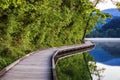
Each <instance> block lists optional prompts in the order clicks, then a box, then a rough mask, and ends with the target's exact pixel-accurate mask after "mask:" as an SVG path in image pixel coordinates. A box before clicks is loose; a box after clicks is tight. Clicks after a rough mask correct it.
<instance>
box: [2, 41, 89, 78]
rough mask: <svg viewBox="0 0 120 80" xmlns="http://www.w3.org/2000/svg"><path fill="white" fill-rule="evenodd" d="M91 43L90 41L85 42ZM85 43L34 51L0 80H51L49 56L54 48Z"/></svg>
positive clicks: (67, 47) (50, 56)
mask: <svg viewBox="0 0 120 80" xmlns="http://www.w3.org/2000/svg"><path fill="white" fill-rule="evenodd" d="M87 45H88V46H89V45H91V43H87ZM84 46H86V45H85V44H83V45H82V46H81V45H73V46H63V47H59V48H50V49H46V50H42V51H36V52H34V54H31V55H30V56H28V57H26V58H24V59H23V60H21V61H20V62H19V63H18V64H17V65H15V66H14V67H12V68H11V69H10V70H9V71H8V72H7V73H5V74H4V75H3V76H1V77H0V80H52V71H51V70H52V66H51V65H52V63H51V58H52V56H53V54H55V52H56V50H65V49H72V48H75V47H76V48H77V47H84Z"/></svg>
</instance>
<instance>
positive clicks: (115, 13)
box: [102, 8, 120, 17]
mask: <svg viewBox="0 0 120 80" xmlns="http://www.w3.org/2000/svg"><path fill="white" fill-rule="evenodd" d="M102 12H104V13H109V14H111V15H112V16H113V17H120V11H119V10H118V9H117V8H112V9H106V10H103V11H102Z"/></svg>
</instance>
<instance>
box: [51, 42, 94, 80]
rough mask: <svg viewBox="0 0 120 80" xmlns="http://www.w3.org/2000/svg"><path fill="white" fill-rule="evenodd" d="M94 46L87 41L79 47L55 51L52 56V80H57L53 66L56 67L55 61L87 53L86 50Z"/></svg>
mask: <svg viewBox="0 0 120 80" xmlns="http://www.w3.org/2000/svg"><path fill="white" fill-rule="evenodd" d="M94 46H95V45H94V44H93V43H92V42H90V41H87V42H85V43H84V44H81V45H74V46H72V47H66V48H61V49H59V50H57V51H56V52H55V54H54V55H53V56H52V75H53V76H52V77H53V80H58V78H57V73H56V69H55V66H56V64H57V61H58V60H59V59H61V58H65V57H68V56H71V55H75V54H76V53H80V52H85V51H88V50H90V49H92V48H93V47H94Z"/></svg>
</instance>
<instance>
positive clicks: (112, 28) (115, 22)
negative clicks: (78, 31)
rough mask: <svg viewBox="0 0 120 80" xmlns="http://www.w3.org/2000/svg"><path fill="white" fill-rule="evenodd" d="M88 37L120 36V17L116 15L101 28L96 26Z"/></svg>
mask: <svg viewBox="0 0 120 80" xmlns="http://www.w3.org/2000/svg"><path fill="white" fill-rule="evenodd" d="M87 37H112V38H120V17H115V18H113V19H112V20H111V21H109V22H108V23H106V24H105V25H103V26H102V27H101V28H99V27H98V28H96V29H95V30H94V31H92V32H91V33H90V35H88V36H87Z"/></svg>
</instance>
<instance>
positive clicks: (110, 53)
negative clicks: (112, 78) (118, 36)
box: [90, 41, 120, 66]
mask: <svg viewBox="0 0 120 80" xmlns="http://www.w3.org/2000/svg"><path fill="white" fill-rule="evenodd" d="M95 44H96V47H95V48H94V49H93V50H91V51H90V53H91V55H92V56H93V57H94V58H95V60H96V61H97V62H100V63H103V64H107V65H112V66H120V42H114V41H113V42H111V41H110V42H103V41H102V42H98V41H97V42H95Z"/></svg>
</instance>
